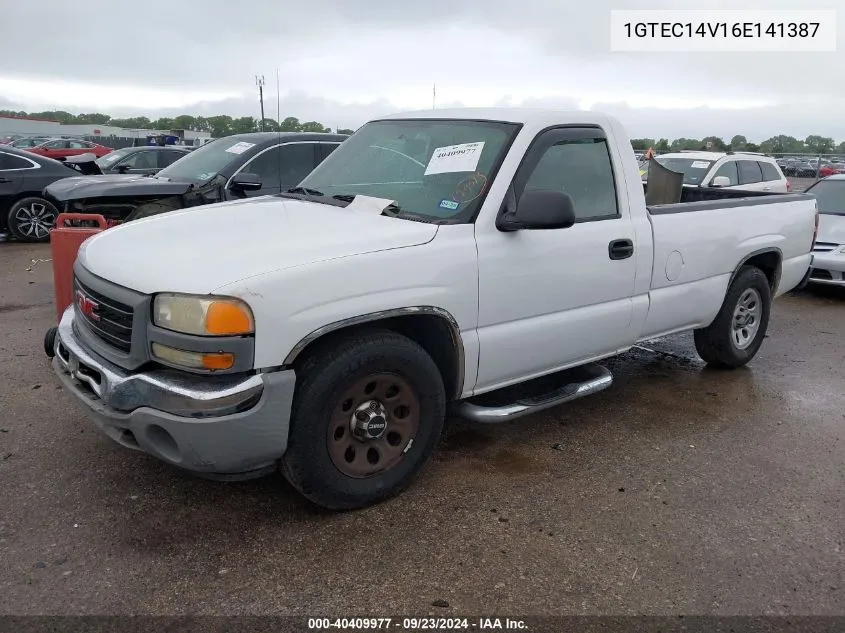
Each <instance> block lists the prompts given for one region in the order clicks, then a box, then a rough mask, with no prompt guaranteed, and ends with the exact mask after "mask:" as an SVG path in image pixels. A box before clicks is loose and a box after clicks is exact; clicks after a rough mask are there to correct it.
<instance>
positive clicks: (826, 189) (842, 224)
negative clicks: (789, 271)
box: [806, 174, 845, 287]
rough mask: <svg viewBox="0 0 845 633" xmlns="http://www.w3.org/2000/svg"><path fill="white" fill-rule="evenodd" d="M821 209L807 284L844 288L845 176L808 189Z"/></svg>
mask: <svg viewBox="0 0 845 633" xmlns="http://www.w3.org/2000/svg"><path fill="white" fill-rule="evenodd" d="M806 193H808V194H810V195H812V196H814V197H815V198H816V200H817V201H818V205H819V214H820V215H819V234H818V240H817V241H816V243H815V246H814V247H813V267H812V270H811V271H810V276H809V278H808V281H809V282H810V283H816V284H827V285H832V286H843V287H845V174H836V175H834V176H828V177H827V178H823V179H822V180H819V181H818V182H816V183H814V184H813V185H812V186H811V187H808V188H807V190H806Z"/></svg>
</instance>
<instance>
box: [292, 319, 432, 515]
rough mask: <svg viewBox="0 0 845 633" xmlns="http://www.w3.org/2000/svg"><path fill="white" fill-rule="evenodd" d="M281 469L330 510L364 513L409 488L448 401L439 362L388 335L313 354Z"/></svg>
mask: <svg viewBox="0 0 845 633" xmlns="http://www.w3.org/2000/svg"><path fill="white" fill-rule="evenodd" d="M297 374H298V375H297V382H298V386H297V390H296V395H295V397H294V403H293V409H292V415H291V429H290V440H289V444H288V448H287V451H286V453H285V456H284V457H283V459H282V464H281V469H282V472H283V473H284V475H285V477H286V478H287V480H288V481H289V482H290V483H291V485H293V487H294V488H296V489H297V490H298V491H299V492H300V493H301V494H302V495H303V496H305V497H306V498H308V499H309V500H311V501H312V502H314V503H316V504H317V505H319V506H322V507H324V508H328V509H330V510H351V509H356V508H362V507H366V506H369V505H372V504H374V503H378V502H379V501H383V500H385V499H388V498H390V497H392V496H394V495H396V494H398V493H399V492H400V491H402V490H403V489H404V488H405V487H406V486H408V485H409V484H410V483H411V481H412V480H413V478H414V477H415V475H416V474H417V472H418V471H419V470H420V468H421V467H422V466H423V464H424V463H425V462H426V461H427V460H428V458H429V457H430V456H431V454H432V453H433V452H434V449H435V447H436V445H437V441H438V439H439V437H440V433H441V431H442V429H443V421H444V417H445V409H446V396H445V389H444V386H443V380H442V378H441V376H440V372H439V370H438V369H437V365H436V364H435V363H434V361H433V360H432V359H431V357H430V356H429V355H428V354H427V353H426V352H425V350H423V349H422V347H420V346H419V345H418V344H417V343H415V342H414V341H412V340H410V339H408V338H406V337H404V336H400V335H398V334H395V333H393V332H390V331H374V332H367V333H362V334H358V335H355V336H353V337H350V338H348V339H346V340H343V341H341V342H339V343H338V344H336V345H334V346H332V347H325V348H323V349H321V350H318V351H317V352H314V353H312V354H311V355H310V356H309V357H308V358H307V360H306V361H305V363H304V364H303V366H302V368H301V369H300V370H298V371H297Z"/></svg>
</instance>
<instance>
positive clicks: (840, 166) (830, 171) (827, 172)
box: [819, 163, 845, 178]
mask: <svg viewBox="0 0 845 633" xmlns="http://www.w3.org/2000/svg"><path fill="white" fill-rule="evenodd" d="M834 174H845V163H831V164H829V165H825V166H824V167H822V168H821V169H819V178H827V177H828V176H833V175H834Z"/></svg>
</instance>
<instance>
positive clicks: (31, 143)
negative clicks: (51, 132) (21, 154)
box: [8, 136, 52, 149]
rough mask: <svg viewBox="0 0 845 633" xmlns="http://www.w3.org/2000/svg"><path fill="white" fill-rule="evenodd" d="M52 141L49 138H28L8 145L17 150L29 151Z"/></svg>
mask: <svg viewBox="0 0 845 633" xmlns="http://www.w3.org/2000/svg"><path fill="white" fill-rule="evenodd" d="M50 140H52V139H51V137H49V136H28V137H26V138H18V139H15V140H13V141H12V142H10V143H8V144H9V145H10V146H12V147H14V148H17V149H29V148H30V147H36V146H37V145H41V144H42V143H46V142H47V141H50Z"/></svg>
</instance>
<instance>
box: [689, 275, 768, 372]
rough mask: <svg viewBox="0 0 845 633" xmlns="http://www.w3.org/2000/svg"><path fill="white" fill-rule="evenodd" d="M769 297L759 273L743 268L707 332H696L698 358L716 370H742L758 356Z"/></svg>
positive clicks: (766, 322)
mask: <svg viewBox="0 0 845 633" xmlns="http://www.w3.org/2000/svg"><path fill="white" fill-rule="evenodd" d="M771 306H772V294H771V289H770V287H769V280H768V279H767V278H766V275H765V274H764V273H763V271H762V270H760V269H759V268H756V267H754V266H744V267H743V268H742V269H741V270H740V271H739V273H738V274H737V276H736V277H735V278H734V280H733V282H732V283H731V285H730V287H729V288H728V292H727V295H726V296H725V301H724V303H722V307H721V309H720V310H719V314H718V315H717V316H716V318H715V319H714V320H713V322H712V323H711V324H710V325H709V326H708V327H706V328H702V329H699V330H695V332H694V339H695V349H696V350H697V351H698V355H699V356H701V358H702V359H703V360H704V361H706V362H707V364H708V365H713V366H715V367H725V368H730V369H734V368H736V367H742V366H743V365H745V364H746V363H748V362H749V361H750V360H751V359H752V358H754V356H755V355H756V354H757V351H758V350H759V349H760V345H762V343H763V338H765V336H766V329H767V328H768V326H769V314H770V312H771Z"/></svg>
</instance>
